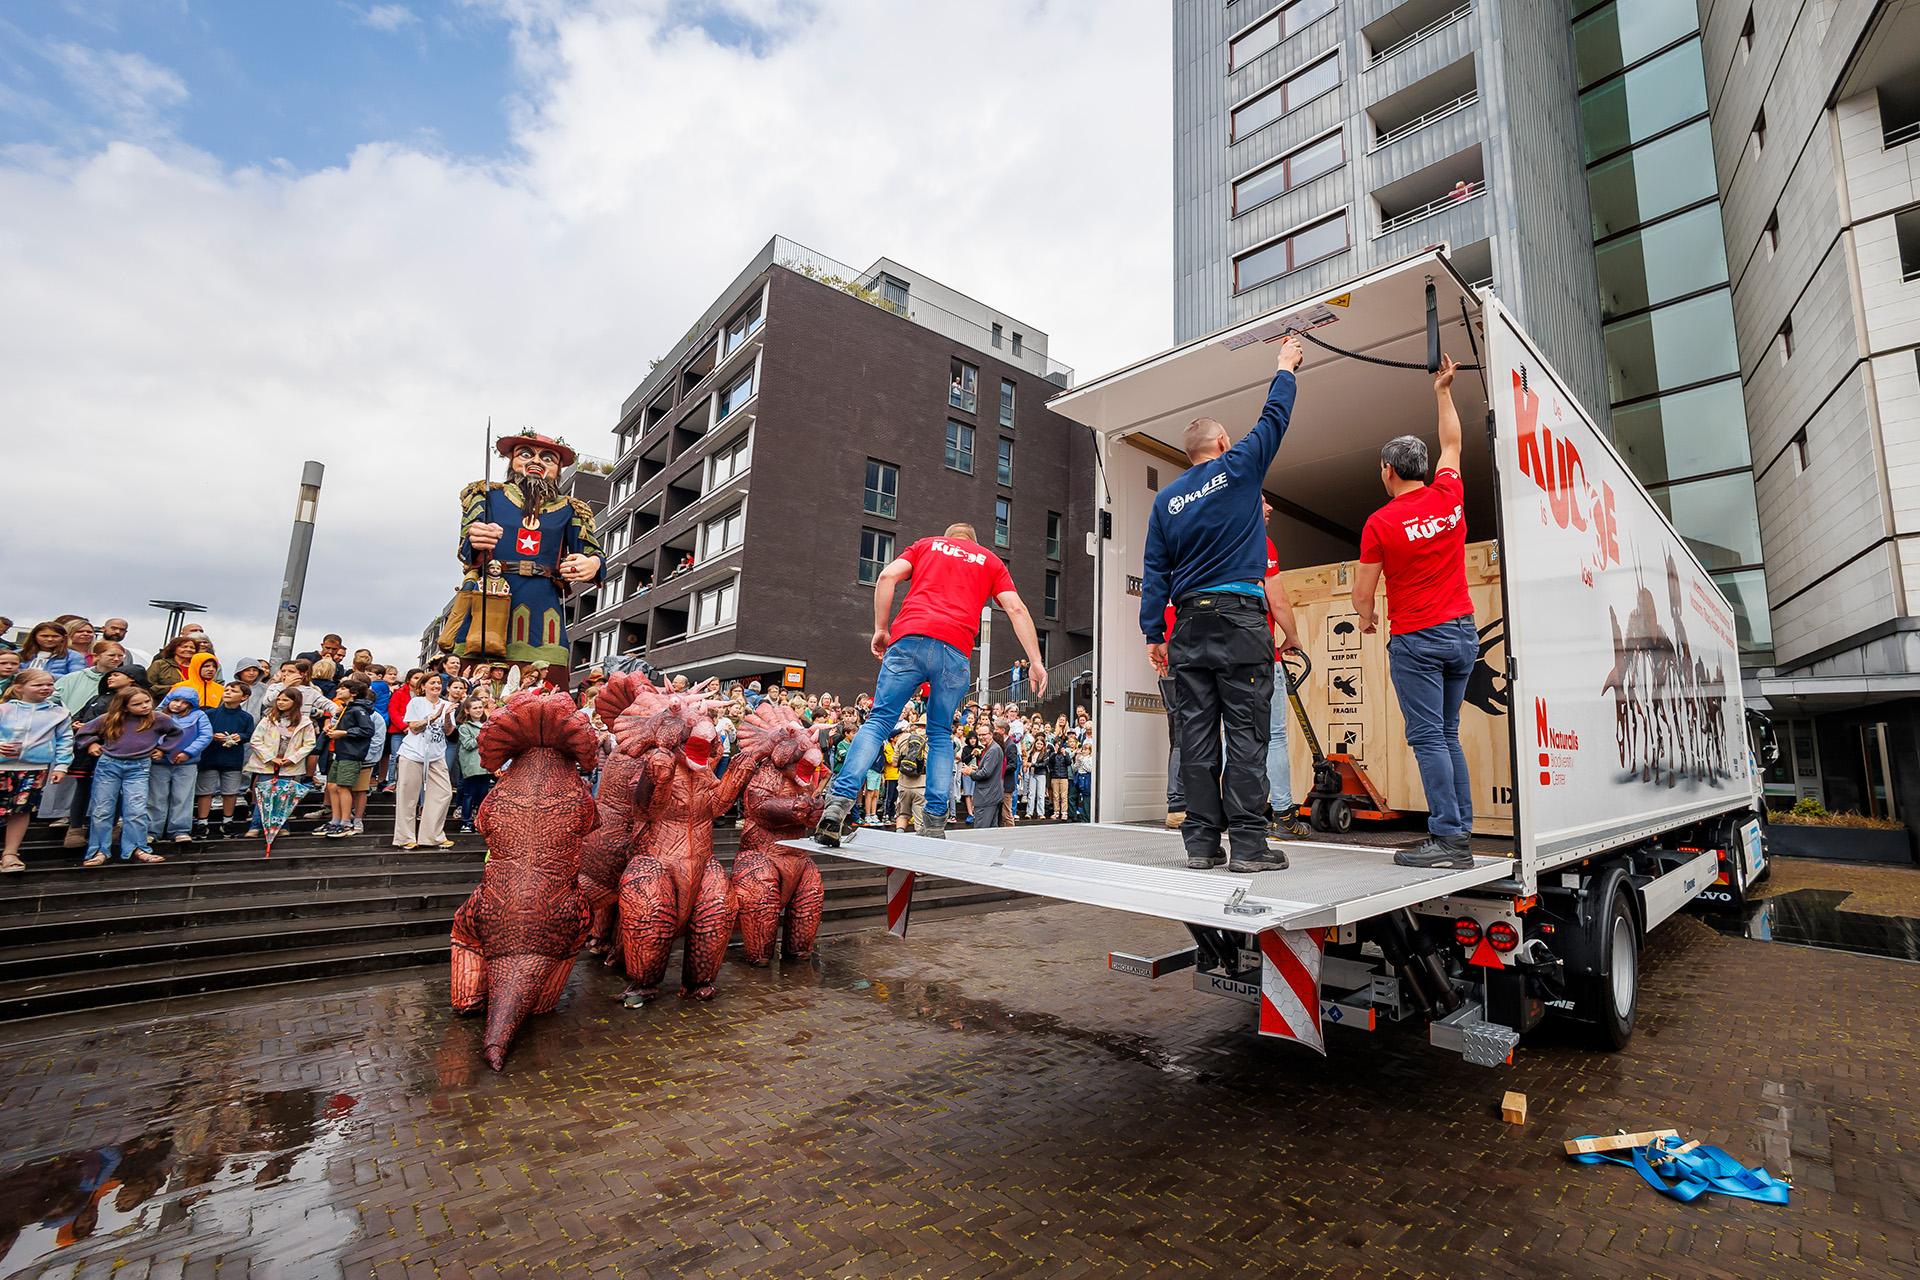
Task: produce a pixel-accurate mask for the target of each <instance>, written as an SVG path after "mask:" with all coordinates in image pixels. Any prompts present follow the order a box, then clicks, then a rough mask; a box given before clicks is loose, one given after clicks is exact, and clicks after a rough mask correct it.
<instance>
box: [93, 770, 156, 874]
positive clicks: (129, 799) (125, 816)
mask: <svg viewBox="0 0 1920 1280" xmlns="http://www.w3.org/2000/svg"><path fill="white" fill-rule="evenodd" d="M152 763H153V762H152V761H151V760H148V759H147V758H146V757H145V756H141V757H140V758H139V759H138V760H117V759H115V758H114V757H112V756H105V755H103V756H101V757H99V758H98V759H96V760H95V761H94V764H93V812H92V813H90V814H88V815H87V818H88V821H87V852H88V853H89V854H95V853H111V852H113V817H114V810H115V808H116V807H117V808H118V809H119V813H120V857H121V858H122V859H129V858H132V857H133V851H134V850H136V849H144V848H146V847H147V772H148V769H149V767H150V766H151V765H152Z"/></svg>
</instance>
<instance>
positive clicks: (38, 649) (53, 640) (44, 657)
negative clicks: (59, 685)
mask: <svg viewBox="0 0 1920 1280" xmlns="http://www.w3.org/2000/svg"><path fill="white" fill-rule="evenodd" d="M86 665H87V660H86V658H85V657H83V656H81V655H80V654H77V653H75V652H74V651H73V649H72V647H71V646H70V645H69V644H68V643H67V628H66V626H65V625H64V624H62V623H59V622H40V623H36V624H34V628H33V630H31V631H29V632H27V643H26V645H25V646H24V647H23V648H22V649H21V650H20V666H21V667H22V668H23V669H24V670H28V671H45V672H48V673H50V674H51V675H52V676H53V678H54V679H55V680H58V679H59V678H60V677H61V676H64V675H66V674H67V673H68V672H72V671H79V670H81V669H82V668H84V667H85V666H86Z"/></svg>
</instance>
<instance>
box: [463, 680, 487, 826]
mask: <svg viewBox="0 0 1920 1280" xmlns="http://www.w3.org/2000/svg"><path fill="white" fill-rule="evenodd" d="M487 716H488V711H487V704H486V702H485V701H484V700H482V699H480V698H468V699H467V701H466V703H465V704H464V705H463V706H462V707H461V708H460V728H459V742H460V830H461V832H462V834H470V833H471V832H472V831H473V817H474V815H475V814H477V813H479V812H480V804H481V802H482V801H484V800H485V799H486V798H487V793H488V792H489V791H491V790H493V775H492V774H491V773H488V772H487V771H486V769H485V768H484V767H483V766H482V765H481V763H480V731H481V730H482V729H484V728H486V727H487Z"/></svg>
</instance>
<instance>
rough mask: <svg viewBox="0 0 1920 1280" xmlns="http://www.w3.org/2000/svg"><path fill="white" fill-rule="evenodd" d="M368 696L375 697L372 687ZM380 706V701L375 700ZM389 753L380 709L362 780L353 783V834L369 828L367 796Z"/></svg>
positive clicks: (362, 763) (363, 763) (374, 720)
mask: <svg viewBox="0 0 1920 1280" xmlns="http://www.w3.org/2000/svg"><path fill="white" fill-rule="evenodd" d="M367 696H368V697H369V698H372V697H373V690H372V688H371V687H369V688H368V690H367ZM374 705H375V706H376V707H377V706H379V701H378V700H377V699H375V700H374ZM386 753H387V721H386V717H385V716H382V715H381V714H380V713H379V712H378V711H375V712H374V713H373V741H372V742H370V743H368V744H367V758H366V759H365V760H362V761H361V762H360V780H359V781H358V782H355V783H354V784H353V834H354V835H356V836H357V835H359V834H361V833H362V832H364V831H365V830H366V829H367V797H368V796H369V795H371V794H372V793H373V790H374V782H373V776H374V774H376V773H378V772H379V771H380V768H381V765H382V763H383V762H384V761H385V759H386Z"/></svg>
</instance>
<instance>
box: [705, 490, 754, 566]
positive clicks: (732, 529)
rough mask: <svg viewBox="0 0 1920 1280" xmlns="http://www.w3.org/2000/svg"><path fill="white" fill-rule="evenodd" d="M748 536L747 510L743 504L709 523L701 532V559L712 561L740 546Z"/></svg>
mask: <svg viewBox="0 0 1920 1280" xmlns="http://www.w3.org/2000/svg"><path fill="white" fill-rule="evenodd" d="M746 536H747V508H746V505H745V504H744V503H743V504H741V505H740V506H737V507H735V508H734V509H733V510H731V511H729V512H726V513H725V514H723V515H717V516H715V517H713V519H711V520H709V521H707V523H706V525H705V526H704V527H703V528H702V529H701V530H700V558H701V559H702V560H711V559H713V557H715V556H723V555H725V554H726V553H727V552H729V551H732V550H733V549H734V548H735V547H737V546H739V545H740V544H741V542H743V541H744V540H745V539H746Z"/></svg>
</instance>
